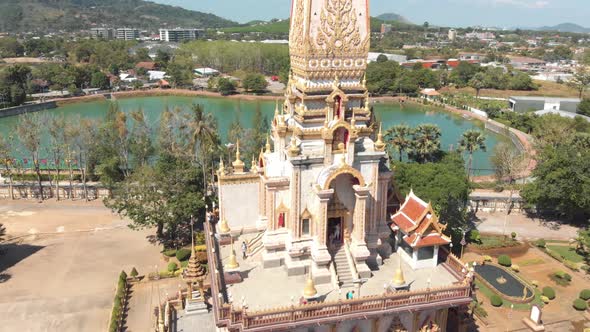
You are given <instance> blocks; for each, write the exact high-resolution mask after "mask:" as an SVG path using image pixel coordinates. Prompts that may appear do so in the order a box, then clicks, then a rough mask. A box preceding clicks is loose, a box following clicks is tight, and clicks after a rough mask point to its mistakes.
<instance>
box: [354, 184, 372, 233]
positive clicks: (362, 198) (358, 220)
mask: <svg viewBox="0 0 590 332" xmlns="http://www.w3.org/2000/svg"><path fill="white" fill-rule="evenodd" d="M353 189H354V196H355V197H356V203H355V206H354V217H353V231H352V236H353V242H356V243H358V244H364V243H365V234H366V232H365V227H366V224H367V199H368V198H369V187H361V186H359V185H355V186H353Z"/></svg>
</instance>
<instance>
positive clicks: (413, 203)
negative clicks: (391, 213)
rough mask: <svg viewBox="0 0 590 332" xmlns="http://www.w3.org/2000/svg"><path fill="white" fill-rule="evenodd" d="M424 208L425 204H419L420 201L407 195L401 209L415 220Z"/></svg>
mask: <svg viewBox="0 0 590 332" xmlns="http://www.w3.org/2000/svg"><path fill="white" fill-rule="evenodd" d="M425 209H426V206H424V205H422V204H420V202H418V201H417V200H415V199H414V198H412V197H409V198H408V200H407V201H406V203H405V204H404V205H403V206H402V209H401V211H402V212H403V213H404V214H405V215H406V216H408V217H410V219H412V220H413V221H417V219H418V218H419V217H420V216H421V215H422V213H423V212H424V210H425Z"/></svg>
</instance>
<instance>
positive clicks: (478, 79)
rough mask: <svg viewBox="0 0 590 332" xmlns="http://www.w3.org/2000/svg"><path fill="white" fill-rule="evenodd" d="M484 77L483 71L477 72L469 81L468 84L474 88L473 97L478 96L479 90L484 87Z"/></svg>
mask: <svg viewBox="0 0 590 332" xmlns="http://www.w3.org/2000/svg"><path fill="white" fill-rule="evenodd" d="M485 79H486V77H485V75H484V74H483V73H477V74H475V75H474V76H473V78H472V79H471V80H470V81H469V83H468V84H469V86H470V87H472V88H474V89H475V92H476V95H475V98H479V92H480V91H481V89H483V88H485V87H486V83H485Z"/></svg>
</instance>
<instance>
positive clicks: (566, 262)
mask: <svg viewBox="0 0 590 332" xmlns="http://www.w3.org/2000/svg"><path fill="white" fill-rule="evenodd" d="M563 265H565V267H567V268H568V269H570V270H572V271H579V270H580V268H579V267H578V264H577V263H574V262H572V261H570V260H567V259H564V260H563Z"/></svg>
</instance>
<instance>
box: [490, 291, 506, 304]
mask: <svg viewBox="0 0 590 332" xmlns="http://www.w3.org/2000/svg"><path fill="white" fill-rule="evenodd" d="M490 302H491V304H492V305H493V306H494V307H501V306H502V304H503V303H504V301H503V300H502V298H501V297H500V296H498V295H495V294H494V295H492V296H491V297H490Z"/></svg>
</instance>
